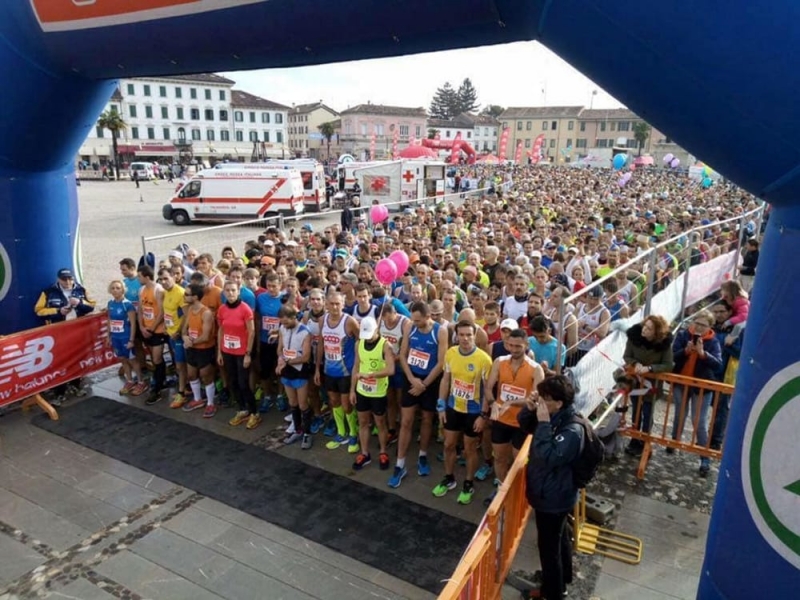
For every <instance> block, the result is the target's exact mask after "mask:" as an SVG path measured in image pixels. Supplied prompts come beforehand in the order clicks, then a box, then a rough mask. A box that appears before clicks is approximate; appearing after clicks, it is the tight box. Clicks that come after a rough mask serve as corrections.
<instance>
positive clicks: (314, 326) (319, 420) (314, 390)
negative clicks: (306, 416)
mask: <svg viewBox="0 0 800 600" xmlns="http://www.w3.org/2000/svg"><path fill="white" fill-rule="evenodd" d="M324 316H325V296H324V295H323V291H322V290H321V289H318V288H315V289H312V290H311V291H310V292H309V293H308V310H306V311H305V314H303V325H305V326H306V327H308V331H309V332H310V333H311V354H312V364H314V365H316V364H317V353H318V352H321V351H322V350H321V348H322V347H321V345H320V340H321V339H322V317H324ZM324 393H325V391H324V390H323V389H322V388H320V387H319V386H318V385H317V384H316V382H315V381H314V377H311V378H310V379H309V381H308V403H309V405H310V406H311V409H312V410H313V411H314V418H313V420H312V421H311V428H310V431H309V433H311V434H312V435H315V434H317V433H318V432H319V430H320V429H322V427H323V426H324V425H325V419H324V417H323V416H322V396H323V395H324ZM329 423H330V425H331V430H330V433H329V432H328V431H327V429H326V432H325V435H327V436H333V435H335V433H336V422H335V421H334V420H333V419H330V421H329Z"/></svg>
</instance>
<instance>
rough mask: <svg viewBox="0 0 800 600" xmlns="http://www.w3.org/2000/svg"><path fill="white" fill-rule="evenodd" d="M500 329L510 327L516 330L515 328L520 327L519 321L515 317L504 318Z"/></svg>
mask: <svg viewBox="0 0 800 600" xmlns="http://www.w3.org/2000/svg"><path fill="white" fill-rule="evenodd" d="M500 329H510V330H511V331H514V330H515V329H519V323H517V322H516V321H515V320H514V319H503V322H502V323H500Z"/></svg>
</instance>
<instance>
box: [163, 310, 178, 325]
mask: <svg viewBox="0 0 800 600" xmlns="http://www.w3.org/2000/svg"><path fill="white" fill-rule="evenodd" d="M164 325H166V326H167V327H174V326H175V319H174V318H173V316H172V315H171V314H169V313H164Z"/></svg>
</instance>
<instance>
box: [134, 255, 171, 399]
mask: <svg viewBox="0 0 800 600" xmlns="http://www.w3.org/2000/svg"><path fill="white" fill-rule="evenodd" d="M136 272H137V273H138V274H139V282H140V283H141V284H142V287H141V288H140V289H139V329H140V330H141V332H142V338H143V339H144V344H145V346H146V347H147V348H149V349H150V358H151V360H152V361H153V371H154V376H153V387H152V389H151V391H150V396H149V397H148V398H147V400H145V404H147V405H148V406H151V405H153V404H155V403H156V402H158V401H159V400H161V392H162V391H163V389H164V384H165V382H166V379H167V367H166V365H165V364H164V344H167V343H169V338H168V336H167V333H166V329H165V328H164V304H163V302H164V290H163V289H162V288H161V286H160V285H158V284H157V283H156V282H155V281H154V280H153V277H154V273H153V268H152V267H151V266H150V265H142V266H141V267H139V268H138V269H137V271H136Z"/></svg>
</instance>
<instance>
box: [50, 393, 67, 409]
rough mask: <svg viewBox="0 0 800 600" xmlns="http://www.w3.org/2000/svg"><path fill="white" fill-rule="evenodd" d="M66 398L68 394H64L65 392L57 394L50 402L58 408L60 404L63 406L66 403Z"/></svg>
mask: <svg viewBox="0 0 800 600" xmlns="http://www.w3.org/2000/svg"><path fill="white" fill-rule="evenodd" d="M66 400H67V397H66V396H64V394H59V395H58V396H56V397H54V398H53V399H52V400H50V404H51V405H52V406H55V407H56V408H58V407H59V406H61V405H62V404H64V402H65V401H66Z"/></svg>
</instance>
